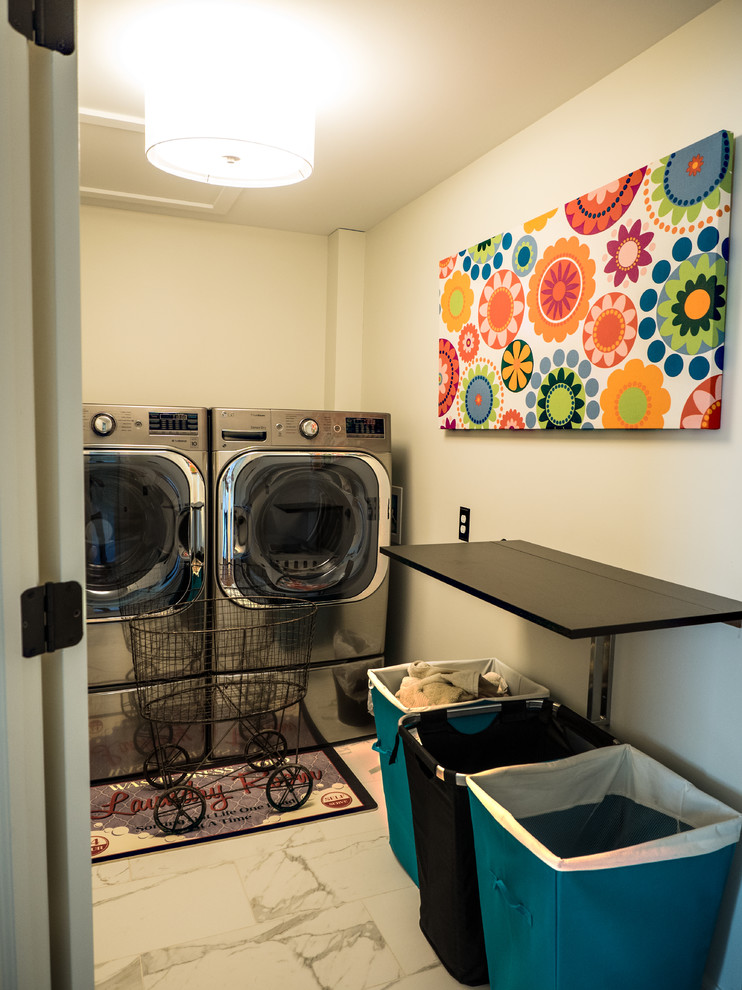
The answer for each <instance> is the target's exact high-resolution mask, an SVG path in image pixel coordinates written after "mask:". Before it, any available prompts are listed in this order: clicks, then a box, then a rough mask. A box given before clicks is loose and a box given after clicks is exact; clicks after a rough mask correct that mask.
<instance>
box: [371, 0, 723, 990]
mask: <svg viewBox="0 0 742 990" xmlns="http://www.w3.org/2000/svg"><path fill="white" fill-rule="evenodd" d="M637 30H641V25H639V24H638V25H637ZM741 39H742V4H740V3H739V2H738V0H724V2H722V3H720V4H718V5H717V6H715V7H713V8H712V9H711V10H710V11H709V12H707V13H706V14H704V15H703V16H701V17H700V18H698V19H697V20H696V21H694V22H692V23H691V24H690V25H688V26H687V27H686V28H684V29H682V30H681V31H678V32H677V33H676V34H674V35H672V36H670V37H669V38H668V39H666V40H665V41H663V42H662V43H660V44H658V45H657V46H655V47H654V48H652V49H651V50H649V51H648V52H647V53H645V54H644V55H642V56H640V57H639V58H637V59H635V60H634V61H633V62H631V63H630V64H628V65H626V66H625V67H623V68H622V69H620V70H618V71H617V72H615V73H613V74H612V75H611V76H609V77H608V78H606V79H605V80H603V81H602V82H601V83H599V84H598V85H596V86H594V87H592V88H591V89H590V90H588V91H586V92H584V93H583V94H581V95H580V96H579V97H577V98H576V99H574V100H572V101H571V102H569V103H567V104H565V105H564V106H562V107H561V108H560V109H558V110H557V111H555V112H554V113H552V114H550V115H549V116H548V117H546V118H544V119H543V120H541V121H539V122H538V123H537V124H535V125H533V126H532V127H530V128H529V129H528V130H526V131H524V132H523V133H521V134H519V135H518V136H517V137H515V138H513V139H512V140H511V141H509V142H508V143H506V144H505V145H503V146H501V147H499V148H497V149H495V150H493V151H492V152H491V153H489V154H488V155H486V156H485V157H484V158H482V159H480V160H479V161H477V162H475V163H473V164H472V165H471V166H470V167H468V168H466V169H464V170H463V171H462V172H460V173H459V174H457V175H455V176H453V177H452V178H451V179H449V180H448V181H447V182H444V183H442V184H441V185H440V186H438V187H437V188H435V189H433V190H432V191H431V192H430V193H428V194H427V195H425V196H424V197H422V198H421V199H419V200H417V201H415V202H414V203H411V204H410V205H408V206H407V207H406V208H405V209H403V210H400V211H399V212H398V213H397V214H395V215H394V216H392V217H390V218H389V219H388V220H387V221H386V222H384V223H382V224H380V225H379V226H378V227H376V228H375V229H374V230H372V231H370V232H369V233H368V235H367V239H366V280H365V300H366V302H365V323H364V387H363V402H364V404H366V405H369V406H374V407H378V408H387V409H388V410H389V411H390V412H391V414H392V423H393V432H394V439H395V450H394V467H395V483H397V484H401V485H403V486H404V521H403V525H404V532H403V541H404V542H408V543H436V542H453V541H454V540H455V539H456V536H457V532H456V529H455V526H456V523H457V517H458V511H457V510H458V507H459V506H461V505H465V506H469V507H470V508H471V512H472V515H471V539H472V540H499V539H502V538H510V539H521V540H528V541H531V542H533V543H539V544H542V545H545V546H548V547H554V548H557V549H559V550H564V551H567V552H571V553H575V554H578V555H581V556H584V557H591V558H594V559H597V560H600V561H604V562H606V563H610V564H614V565H618V566H621V567H625V568H628V569H631V570H637V571H643V572H645V573H648V574H651V575H653V576H656V577H659V578H663V579H666V580H670V581H676V582H678V583H682V584H687V585H690V586H692V587H698V588H701V589H704V590H707V591H711V592H715V593H717V594H721V595H726V596H729V597H732V598H736V599H742V511H740V490H741V489H742V403H741V402H740V391H741V389H742V348H740V344H739V335H740V329H741V328H742V317H741V300H742V250H735V248H737V249H739V247H740V245H742V185H741V183H740V175H741V173H742V162H741V161H740V160H739V157H738V159H737V180H736V181H735V188H734V198H735V199H736V200H738V202H737V204H736V207H735V208H734V212H733V217H732V259H731V270H730V278H729V296H728V299H729V305H728V311H727V335H728V336H727V347H726V368H725V376H724V411H723V416H722V424H723V425H722V429H721V430H720V431H719V432H718V433H715V434H713V435H709V434H702V433H701V432H700V431H699V432H690V431H687V432H686V431H677V432H657V433H646V434H643V435H637V434H636V433H631V434H628V433H619V432H614V433H608V432H600V431H595V432H593V433H590V434H585V433H581V434H578V435H574V436H572V435H554V434H551V435H548V436H547V435H545V434H542V433H528V434H517V433H510V432H501V433H496V432H491V433H488V434H482V433H476V434H469V433H466V434H465V433H463V432H460V433H458V434H456V433H452V432H448V431H441V430H439V429H438V422H437V411H436V402H437V371H438V368H437V347H436V343H437V337H438V319H439V317H438V291H439V286H438V260H439V259H440V258H443V257H446V256H448V255H451V254H452V253H454V252H455V251H457V250H459V249H461V248H464V247H466V246H467V245H469V244H473V243H476V242H477V241H479V240H482V239H484V238H486V237H488V236H490V235H492V234H496V233H500V232H504V231H506V230H508V227H509V225H511V224H516V223H518V222H523V221H524V220H526V219H528V218H529V217H532V216H538V215H539V214H541V213H543V212H544V211H546V210H548V209H551V208H552V207H554V206H556V205H557V204H559V203H564V202H566V201H567V200H569V199H571V198H572V197H574V196H576V195H579V194H580V193H582V192H585V191H586V190H589V189H593V188H596V187H598V186H601V185H603V184H604V183H606V182H608V181H610V180H612V179H614V178H615V177H616V176H618V175H621V174H624V173H625V172H626V171H629V170H630V169H632V168H635V167H637V166H639V165H641V164H644V163H646V162H649V161H653V160H656V159H657V158H659V157H661V156H662V155H664V154H667V153H669V152H671V151H673V150H675V149H677V148H681V147H683V146H684V145H686V144H689V143H690V142H692V141H693V140H695V139H698V138H701V137H704V136H705V135H707V134H710V133H712V132H714V131H716V130H719V129H721V128H729V129H730V130H732V131H733V132H734V133H735V134H740V133H742V102H741V101H740V98H739V94H740V92H742V59H741V58H740V54H741V52H740V42H741ZM566 57H579V53H578V52H570V53H568V54H567V55H566ZM462 98H465V93H462ZM441 132H442V133H445V132H446V122H445V121H442V122H441ZM739 151H740V149H739V147H738V148H737V153H738V156H739ZM390 600H391V602H392V603H393V611H392V614H391V617H390V635H389V651H388V655H389V656H390V657H391V659H393V660H395V661H397V662H402V661H405V660H408V659H413V658H431V659H432V658H457V657H458V658H462V657H477V656H498V657H500V658H501V659H502V660H503V661H505V662H507V663H509V664H512V665H513V666H515V667H518V668H519V669H521V670H522V671H523V672H525V673H528V674H530V675H532V676H533V677H534V678H535V679H536V680H537V681H539V682H541V683H543V684H546V685H549V686H550V687H551V688H552V689H553V691H554V693H555V694H556V695H557V696H559V697H561V698H562V699H563V700H564V701H565V702H566V703H568V704H570V705H571V706H572V707H574V708H576V709H577V710H578V711H581V712H584V710H585V703H586V697H587V687H586V684H587V671H588V660H589V644H588V643H586V642H583V641H580V642H576V643H572V642H570V641H568V640H565V639H562V638H561V637H559V636H557V635H555V634H552V633H549V632H547V631H545V630H542V629H540V628H539V627H536V626H534V625H533V624H531V623H528V622H525V621H523V620H519V619H517V618H515V617H510V616H508V615H506V614H505V613H503V612H501V611H499V610H497V609H495V608H493V607H491V606H487V605H485V604H483V603H480V602H476V601H473V600H471V599H468V598H467V597H466V596H465V595H464V594H463V593H461V592H457V591H454V590H452V589H448V588H445V587H444V586H442V585H439V584H438V583H437V582H435V581H433V580H432V579H430V578H426V577H425V576H424V575H421V574H417V573H413V572H405V570H404V568H402V567H400V566H399V565H394V566H393V569H392V586H391V598H390ZM741 701H742V638H741V636H740V632H739V630H737V629H733V628H731V627H729V626H724V625H713V626H709V627H706V628H695V629H684V630H677V631H670V632H654V633H646V634H632V635H626V636H623V637H619V639H618V643H617V656H616V677H615V693H614V705H613V730H614V732H615V733H616V734H617V735H618V736H619V737H620V738H622V739H625V740H626V741H628V742H633V743H635V744H636V745H639V746H641V747H642V748H644V749H645V750H647V751H648V752H650V754H652V755H655V756H656V757H658V758H660V759H662V760H663V761H665V762H666V763H668V764H669V765H670V766H672V767H673V768H674V769H677V770H678V771H680V772H681V773H683V774H684V775H685V776H688V777H690V779H692V780H693V781H694V782H696V783H698V784H699V785H700V786H702V787H704V788H705V789H707V790H710V791H711V792H713V793H714V794H716V795H717V796H718V797H720V798H722V799H723V800H726V801H728V802H729V803H731V804H733V805H734V806H735V807H736V808H738V809H739V810H741V811H742V759H740V729H739V721H740V720H739V706H740V702H741ZM740 873H742V854H739V853H738V856H737V859H736V862H735V868H734V881H733V883H732V886H731V887H730V893H729V900H728V903H727V905H726V908H725V913H724V917H723V920H722V923H721V924H720V926H719V929H718V940H717V944H716V945H715V948H714V953H713V956H712V960H711V963H710V966H709V970H708V980H709V982H708V986H709V987H714V986H717V985H718V986H719V987H721V988H722V990H739V987H740V985H741V983H742V901H741V900H740V896H739V887H740Z"/></svg>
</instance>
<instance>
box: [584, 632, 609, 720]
mask: <svg viewBox="0 0 742 990" xmlns="http://www.w3.org/2000/svg"><path fill="white" fill-rule="evenodd" d="M615 649H616V637H615V636H613V635H611V636H593V637H592V638H591V640H590V675H589V681H588V687H587V717H588V719H589V720H590V721H591V722H595V723H596V724H597V725H601V726H602V727H604V728H608V726H609V725H610V721H611V694H612V691H613V660H614V656H615Z"/></svg>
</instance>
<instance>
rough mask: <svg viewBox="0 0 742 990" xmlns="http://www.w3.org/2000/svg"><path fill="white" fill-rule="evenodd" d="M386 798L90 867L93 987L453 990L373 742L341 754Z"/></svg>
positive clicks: (347, 748)
mask: <svg viewBox="0 0 742 990" xmlns="http://www.w3.org/2000/svg"><path fill="white" fill-rule="evenodd" d="M338 751H339V752H340V754H341V756H342V758H343V759H344V760H345V761H346V763H347V764H348V765H349V766H350V767H351V769H352V770H353V772H354V773H355V774H356V775H357V776H358V778H359V779H360V780H361V782H362V783H363V785H364V786H365V787H366V789H367V790H368V791H369V793H370V794H371V795H372V796H373V798H374V800H375V801H376V802H377V803H378V805H379V808H378V809H377V810H375V811H366V812H359V813H357V814H354V815H349V816H347V817H339V818H334V819H330V820H328V821H324V822H311V823H309V824H306V825H295V826H289V827H287V828H282V829H278V830H277V831H268V832H259V833H256V834H255V835H244V836H238V837H236V838H233V839H220V840H218V841H215V842H207V843H203V844H199V845H193V846H186V847H185V848H178V849H169V850H166V851H164V852H159V853H148V854H147V855H145V856H134V857H130V858H129V859H124V860H115V861H113V862H110V863H99V864H95V865H94V866H93V924H94V936H95V964H96V965H95V986H96V988H97V990H171V988H172V990H207V988H211V987H214V986H226V987H235V988H250V990H252V988H255V990H385V988H391V987H394V988H395V990H457V988H459V987H461V984H460V983H458V982H457V981H456V980H454V979H453V978H452V977H451V976H450V975H449V974H448V973H447V972H446V971H445V969H443V967H442V966H441V965H440V963H439V961H438V958H437V957H436V955H435V953H434V952H433V950H432V949H431V947H430V946H429V944H428V942H427V941H426V939H425V938H424V936H423V935H422V933H421V932H420V929H419V927H418V912H419V894H418V890H417V887H416V886H415V884H414V883H413V882H412V880H410V878H409V877H408V876H407V874H406V873H405V871H404V870H403V869H402V867H401V866H400V865H399V863H398V862H397V860H396V858H395V856H394V854H393V853H392V851H391V849H390V847H389V840H388V833H387V827H386V815H385V812H384V794H383V790H382V782H381V773H380V771H379V762H378V757H377V755H376V753H375V752H374V751H373V750H372V748H371V741H364V742H358V743H353V744H350V745H347V746H340V747H338Z"/></svg>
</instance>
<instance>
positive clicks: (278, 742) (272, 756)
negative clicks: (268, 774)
mask: <svg viewBox="0 0 742 990" xmlns="http://www.w3.org/2000/svg"><path fill="white" fill-rule="evenodd" d="M288 748H289V744H288V743H287V742H286V736H284V735H283V734H282V733H280V732H278V731H276V730H275V729H265V730H264V731H263V732H256V733H255V735H254V736H253V737H252V739H251V740H250V742H249V743H248V744H247V746H245V760H246V762H247V764H248V766H250V767H251V768H252V769H253V770H267V769H268V768H269V767H275V766H277V765H278V764H279V763H282V762H283V758H284V756H285V755H286V752H287V750H288Z"/></svg>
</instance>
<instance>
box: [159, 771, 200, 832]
mask: <svg viewBox="0 0 742 990" xmlns="http://www.w3.org/2000/svg"><path fill="white" fill-rule="evenodd" d="M205 814H206V798H205V797H204V796H203V794H202V793H201V791H199V790H197V789H196V788H195V787H191V785H190V784H181V785H180V786H179V787H171V788H170V789H169V790H168V791H165V793H164V794H161V795H160V796H159V797H158V799H157V804H156V805H155V811H154V816H155V821H156V822H157V824H158V826H159V827H160V828H161V829H162V831H163V832H169V833H170V834H171V835H180V834H181V832H190V831H192V830H193V829H194V828H198V826H199V825H200V824H201V822H202V821H203V820H204V815H205Z"/></svg>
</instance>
